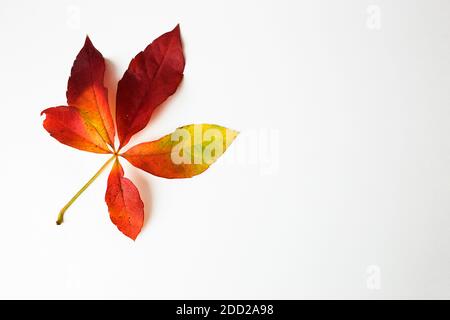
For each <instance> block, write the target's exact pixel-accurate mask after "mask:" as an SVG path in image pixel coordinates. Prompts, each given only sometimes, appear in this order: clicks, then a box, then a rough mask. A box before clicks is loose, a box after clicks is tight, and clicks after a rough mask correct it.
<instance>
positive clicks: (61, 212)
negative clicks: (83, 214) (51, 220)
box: [56, 153, 117, 225]
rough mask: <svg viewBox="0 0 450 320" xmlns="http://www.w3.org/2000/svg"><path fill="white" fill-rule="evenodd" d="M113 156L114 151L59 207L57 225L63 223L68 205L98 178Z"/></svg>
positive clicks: (114, 156)
mask: <svg viewBox="0 0 450 320" xmlns="http://www.w3.org/2000/svg"><path fill="white" fill-rule="evenodd" d="M115 158H117V153H115V154H114V155H113V156H112V157H111V158H109V159H108V161H106V162H105V164H104V165H103V166H102V167H101V168H100V169H99V170H98V171H97V172H96V173H95V174H94V176H93V177H92V178H91V179H89V181H88V182H86V184H85V185H84V186H83V187H82V188H81V189H80V190H79V191H78V192H77V193H76V194H75V195H74V196H73V197H72V199H70V200H69V202H67V204H66V205H65V206H64V207H63V208H62V209H61V211H60V212H59V214H58V220H56V224H57V225H60V224H61V223H63V221H64V213H65V212H66V210H67V209H69V207H70V206H71V205H72V204H73V203H74V202H75V200H77V199H78V197H79V196H80V195H81V194H82V193H83V192H84V191H85V190H86V189H87V188H88V187H89V186H90V185H91V184H92V182H94V181H95V179H97V178H98V176H99V175H100V174H101V173H102V172H103V171H104V170H105V169H106V167H107V166H108V164H110V162H111V161H112V160H114V159H115Z"/></svg>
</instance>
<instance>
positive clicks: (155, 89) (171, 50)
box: [116, 25, 184, 147]
mask: <svg viewBox="0 0 450 320" xmlns="http://www.w3.org/2000/svg"><path fill="white" fill-rule="evenodd" d="M183 70H184V56H183V49H182V47H181V36H180V27H179V26H178V25H177V26H176V27H175V29H173V30H172V31H170V32H167V33H165V34H163V35H162V36H160V37H159V38H158V39H156V40H155V41H153V42H152V43H151V44H150V45H149V46H148V47H147V48H145V50H144V51H141V52H139V53H138V54H137V55H136V57H134V59H133V60H131V62H130V65H129V67H128V70H127V71H126V72H125V74H124V75H123V77H122V79H121V80H120V81H119V84H118V85H117V102H116V103H117V106H116V121H117V132H118V135H119V140H120V147H123V146H125V145H126V144H127V143H128V141H129V140H130V139H131V137H132V136H133V135H134V134H135V133H137V132H139V131H140V130H142V129H143V128H144V127H145V126H146V125H147V123H148V121H149V120H150V117H151V115H152V113H153V111H154V110H155V108H156V107H157V106H159V105H160V104H161V103H162V102H164V101H165V100H166V99H167V98H168V97H169V96H171V95H172V94H173V93H174V92H175V91H176V90H177V88H178V85H179V84H180V82H181V79H182V78H183Z"/></svg>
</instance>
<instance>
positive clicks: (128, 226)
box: [105, 159, 144, 240]
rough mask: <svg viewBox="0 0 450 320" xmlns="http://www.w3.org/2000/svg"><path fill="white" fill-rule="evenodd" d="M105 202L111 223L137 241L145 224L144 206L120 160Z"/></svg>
mask: <svg viewBox="0 0 450 320" xmlns="http://www.w3.org/2000/svg"><path fill="white" fill-rule="evenodd" d="M105 201H106V204H107V205H108V209H109V216H110V218H111V221H112V222H113V223H114V224H115V225H116V226H117V228H118V229H119V230H120V231H121V232H122V233H123V234H124V235H126V236H127V237H129V238H131V239H133V240H136V237H137V236H138V234H139V232H141V228H142V225H143V223H144V204H143V202H142V200H141V197H140V195H139V191H138V189H137V188H136V186H135V185H134V184H133V183H132V182H131V181H130V180H129V179H127V178H125V177H124V172H123V168H122V166H121V165H120V163H119V160H118V159H116V161H115V162H114V165H113V168H112V170H111V173H110V175H109V178H108V186H107V188H106V195H105Z"/></svg>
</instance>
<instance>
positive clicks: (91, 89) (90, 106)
mask: <svg viewBox="0 0 450 320" xmlns="http://www.w3.org/2000/svg"><path fill="white" fill-rule="evenodd" d="M104 75H105V59H104V58H103V56H102V54H101V53H100V52H99V51H98V50H97V49H95V47H94V46H93V45H92V42H91V40H90V39H89V37H86V41H85V43H84V46H83V48H82V49H81V51H80V53H78V55H77V58H76V59H75V62H74V63H73V66H72V71H71V75H70V78H69V81H68V84H67V93H66V95H67V104H68V105H70V106H72V107H75V108H77V109H78V110H80V112H81V114H82V115H83V117H84V118H85V119H86V120H88V121H89V122H90V123H91V124H92V125H93V126H94V127H95V129H97V131H98V133H99V134H100V136H101V137H102V138H103V140H105V142H106V143H107V144H109V145H110V146H111V147H114V123H113V120H112V116H111V111H110V109H109V104H108V90H107V89H106V88H105V86H104V85H103V79H104Z"/></svg>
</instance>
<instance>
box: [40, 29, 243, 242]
mask: <svg viewBox="0 0 450 320" xmlns="http://www.w3.org/2000/svg"><path fill="white" fill-rule="evenodd" d="M184 65H185V59H184V55H183V49H182V44H181V36H180V27H179V26H178V25H177V26H176V27H175V28H174V29H173V30H172V31H170V32H167V33H165V34H163V35H162V36H160V37H158V38H157V39H156V40H154V41H153V42H152V43H151V44H150V45H148V46H147V47H146V48H145V50H144V51H142V52H140V53H138V54H137V55H136V56H135V58H134V59H133V60H132V61H131V62H130V65H129V67H128V69H127V70H126V71H125V74H124V75H123V77H122V79H121V80H120V81H119V83H118V88H117V96H116V122H117V123H116V124H117V134H118V138H119V141H120V146H119V148H118V149H116V148H115V143H114V139H115V129H114V123H113V120H112V117H111V111H110V107H109V103H108V94H107V89H106V88H105V86H104V73H105V61H104V58H103V56H102V54H101V53H100V52H99V51H98V50H97V49H96V48H95V47H94V46H93V44H92V42H91V40H90V39H89V38H88V37H86V41H85V44H84V46H83V48H82V49H81V51H80V53H79V54H78V55H77V57H76V59H75V62H74V64H73V67H72V71H71V75H70V78H69V82H68V88H67V106H59V107H53V108H47V109H45V110H44V111H42V113H41V115H45V120H44V122H43V126H44V128H45V129H46V130H47V131H48V132H49V133H50V135H51V136H52V137H53V138H55V139H56V140H58V141H59V142H61V143H63V144H66V145H68V146H71V147H74V148H77V149H79V150H84V151H89V152H95V153H111V154H112V156H111V158H110V159H109V160H108V161H106V163H105V164H104V165H103V166H102V167H101V168H100V169H99V170H98V171H97V172H96V173H95V174H94V175H93V176H92V178H90V179H89V180H88V182H87V183H86V184H85V185H84V186H83V187H82V188H81V189H80V190H79V191H78V192H77V193H76V194H75V195H74V196H73V197H72V198H71V199H70V200H69V202H68V203H67V204H66V205H65V206H64V207H63V208H62V209H61V211H60V212H59V215H58V219H57V224H62V223H63V221H64V215H65V213H66V211H67V209H68V208H69V207H70V206H71V205H72V204H73V203H74V202H75V201H76V199H77V198H78V197H79V196H80V195H81V194H82V193H83V192H84V191H85V190H86V189H87V188H88V187H89V186H90V185H91V184H92V183H93V182H94V181H95V180H96V179H97V178H98V177H99V176H100V174H101V173H102V172H103V171H104V170H106V168H108V166H109V165H110V164H111V162H113V163H114V164H113V167H112V169H111V172H110V174H109V177H108V183H107V188H106V194H105V202H106V204H107V206H108V211H109V215H110V218H111V221H112V222H113V223H114V224H115V225H116V226H117V228H118V229H119V230H120V231H121V232H122V233H123V234H124V235H126V236H127V237H129V238H130V239H133V240H135V239H136V237H137V236H138V235H139V233H140V231H141V229H142V226H143V223H144V203H143V201H142V200H141V197H140V194H139V190H138V189H137V187H136V186H135V185H134V184H133V183H132V182H131V180H129V179H128V178H125V177H124V170H123V168H122V166H121V164H120V162H119V157H123V158H125V159H127V160H128V161H129V162H130V163H131V164H132V165H133V166H135V167H137V168H140V169H142V170H144V171H146V172H149V173H151V174H153V175H155V176H159V177H163V178H168V179H174V178H190V177H193V176H196V175H198V174H200V173H202V172H204V171H205V170H207V169H208V168H209V167H210V166H211V164H212V163H214V162H215V161H216V160H217V159H218V158H219V157H220V156H221V155H222V154H223V153H224V152H225V150H226V149H227V148H228V147H229V146H230V144H231V143H232V142H233V141H234V139H235V138H236V137H237V135H238V132H237V131H234V130H231V129H227V128H225V127H222V126H219V125H213V124H198V125H194V124H191V125H187V126H183V127H180V128H178V129H176V130H175V131H174V132H172V133H171V134H168V135H166V136H164V137H162V138H161V139H158V140H155V141H150V142H145V143H141V144H138V145H136V146H134V147H131V148H130V149H129V150H128V151H126V152H125V153H121V149H122V147H124V146H125V145H126V144H127V143H128V142H129V141H130V139H131V138H132V137H133V135H134V134H136V133H137V132H139V131H140V130H142V129H143V128H144V127H145V126H147V123H148V122H149V120H150V118H151V115H152V113H153V111H154V110H155V108H157V107H158V106H159V105H160V104H161V103H163V102H164V101H165V100H167V98H168V97H169V96H171V95H172V94H174V93H175V91H176V90H177V88H178V85H179V84H180V82H181V80H182V78H183V72H184Z"/></svg>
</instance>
